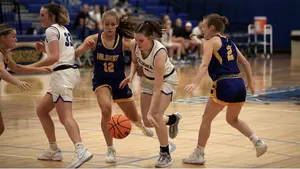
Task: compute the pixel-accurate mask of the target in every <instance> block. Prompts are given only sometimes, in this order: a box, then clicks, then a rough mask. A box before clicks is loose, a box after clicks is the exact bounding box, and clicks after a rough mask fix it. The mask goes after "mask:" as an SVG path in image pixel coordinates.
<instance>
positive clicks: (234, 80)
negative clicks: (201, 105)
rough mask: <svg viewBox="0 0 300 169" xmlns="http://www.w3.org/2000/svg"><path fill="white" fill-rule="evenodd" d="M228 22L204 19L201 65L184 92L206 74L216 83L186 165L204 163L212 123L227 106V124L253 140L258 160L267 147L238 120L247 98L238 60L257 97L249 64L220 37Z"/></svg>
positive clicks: (221, 18)
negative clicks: (193, 148) (205, 148)
mask: <svg viewBox="0 0 300 169" xmlns="http://www.w3.org/2000/svg"><path fill="white" fill-rule="evenodd" d="M227 23H228V20H227V18H225V17H223V16H220V15H218V14H211V15H208V16H206V17H204V20H203V29H202V31H203V32H202V33H203V36H204V38H205V39H206V40H207V41H206V42H205V43H204V55H203V59H202V63H201V65H200V67H199V70H198V73H197V76H196V78H195V79H194V81H193V84H189V85H187V86H186V87H185V90H186V91H192V90H194V89H195V88H196V86H197V85H198V84H199V83H200V81H201V80H202V78H203V77H204V76H205V74H206V73H207V71H208V73H209V76H210V77H211V79H212V80H213V81H214V83H213V86H212V89H211V95H210V98H209V99H208V101H207V104H206V108H205V111H204V114H203V116H202V123H201V126H200V131H199V135H198V145H197V147H196V148H195V150H194V152H193V153H192V154H191V155H190V156H189V157H187V158H184V159H183V162H184V163H188V164H203V163H204V162H205V160H204V147H205V145H206V142H207V140H208V138H209V135H210V128H211V122H212V121H213V119H214V118H215V117H216V116H217V115H218V113H219V112H220V111H222V110H223V108H224V107H225V106H227V112H226V121H227V123H228V124H230V125H231V126H232V127H234V128H236V129H237V130H239V131H240V132H241V133H242V134H243V135H245V136H246V137H248V138H249V139H250V140H251V142H252V143H253V144H254V146H255V148H256V156H257V157H259V156H261V155H263V154H264V153H265V152H266V151H267V148H268V146H267V145H266V144H265V143H264V142H263V141H262V140H261V139H259V138H258V137H257V136H256V135H255V134H254V133H253V131H252V130H251V129H250V127H249V126H248V125H247V124H246V123H245V122H244V121H242V120H240V119H239V114H240V111H241V109H242V107H243V104H244V102H245V99H246V88H245V84H244V81H243V79H242V78H241V77H240V75H239V73H240V71H239V68H238V65H237V61H238V62H240V63H241V64H242V65H243V68H244V69H245V71H246V74H247V80H248V85H247V86H248V88H249V89H250V90H251V91H252V94H254V87H253V81H252V73H251V72H252V71H251V67H250V64H249V63H248V61H247V60H246V59H245V57H244V56H243V55H242V53H241V52H240V51H239V49H238V48H237V47H236V46H235V44H234V43H233V42H232V41H231V40H230V39H228V38H227V37H224V36H222V35H221V34H222V32H223V31H224V29H225V25H226V24H227Z"/></svg>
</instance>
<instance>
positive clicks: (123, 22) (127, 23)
mask: <svg viewBox="0 0 300 169" xmlns="http://www.w3.org/2000/svg"><path fill="white" fill-rule="evenodd" d="M108 15H110V16H114V17H116V19H117V22H118V24H119V26H118V27H117V32H118V33H120V34H122V35H123V36H124V37H126V38H130V39H133V38H134V35H133V34H134V29H135V26H136V22H134V19H133V17H132V16H130V15H129V14H125V15H122V16H121V17H119V14H118V13H117V12H115V11H112V10H108V11H106V12H104V13H103V15H102V22H104V21H105V19H106V17H107V16H108Z"/></svg>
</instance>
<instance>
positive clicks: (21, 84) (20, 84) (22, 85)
mask: <svg viewBox="0 0 300 169" xmlns="http://www.w3.org/2000/svg"><path fill="white" fill-rule="evenodd" d="M17 86H18V87H19V88H20V89H21V91H22V92H23V91H27V90H29V89H31V85H30V84H29V83H27V82H24V81H19V82H18V84H17Z"/></svg>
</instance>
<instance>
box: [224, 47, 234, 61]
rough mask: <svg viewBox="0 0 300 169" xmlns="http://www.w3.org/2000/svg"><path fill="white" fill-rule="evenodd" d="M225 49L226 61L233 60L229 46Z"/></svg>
mask: <svg viewBox="0 0 300 169" xmlns="http://www.w3.org/2000/svg"><path fill="white" fill-rule="evenodd" d="M226 49H227V59H228V61H231V60H234V57H233V55H232V47H231V45H227V47H226Z"/></svg>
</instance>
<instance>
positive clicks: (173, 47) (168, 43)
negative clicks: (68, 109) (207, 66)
mask: <svg viewBox="0 0 300 169" xmlns="http://www.w3.org/2000/svg"><path fill="white" fill-rule="evenodd" d="M164 27H165V29H166V31H165V33H164V34H163V35H162V38H161V42H162V44H163V45H164V46H165V47H166V48H167V49H168V55H169V58H170V61H171V62H172V63H174V64H176V63H177V61H176V60H177V59H180V56H181V51H184V46H183V45H182V44H181V43H177V42H173V41H172V36H173V29H172V21H171V20H167V21H166V23H165V24H164ZM174 51H176V58H175V59H173V58H174Z"/></svg>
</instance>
